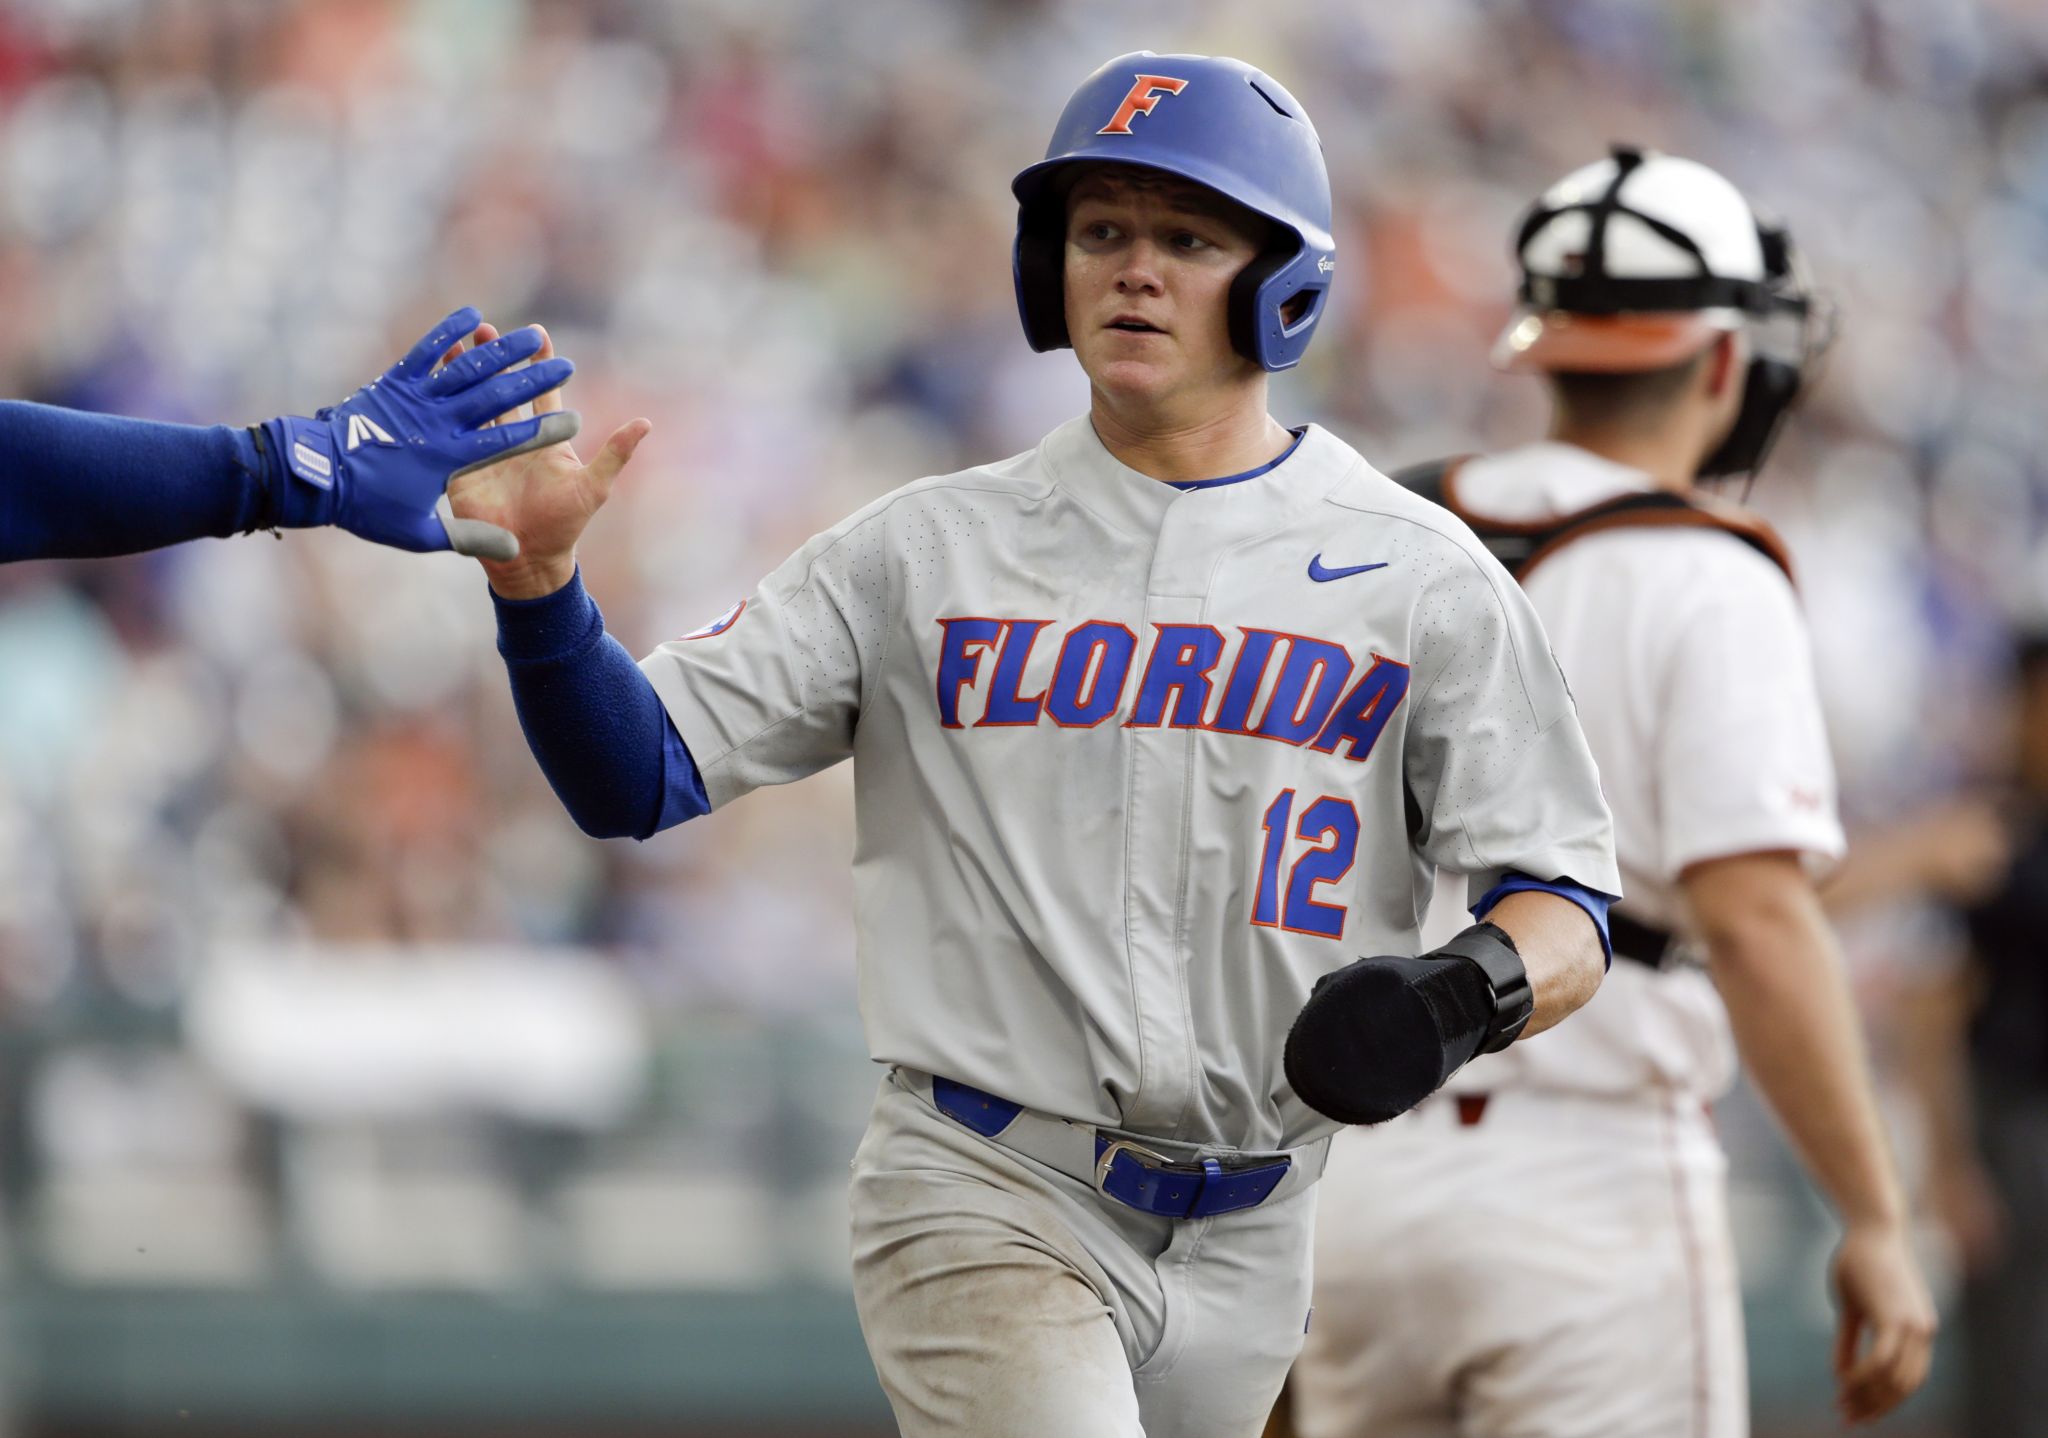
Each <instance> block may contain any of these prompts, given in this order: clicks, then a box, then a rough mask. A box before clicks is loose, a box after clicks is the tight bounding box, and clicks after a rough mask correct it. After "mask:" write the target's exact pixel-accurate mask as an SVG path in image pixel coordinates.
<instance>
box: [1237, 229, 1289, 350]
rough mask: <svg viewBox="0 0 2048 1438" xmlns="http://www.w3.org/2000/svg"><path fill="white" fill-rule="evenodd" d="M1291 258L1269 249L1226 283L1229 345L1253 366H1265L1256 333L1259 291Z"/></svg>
mask: <svg viewBox="0 0 2048 1438" xmlns="http://www.w3.org/2000/svg"><path fill="white" fill-rule="evenodd" d="M1292 258H1294V257H1293V256H1292V255H1291V254H1289V253H1287V252H1286V251H1285V250H1281V249H1277V248H1269V249H1267V250H1266V251H1265V252H1264V253H1263V254H1260V255H1258V256H1256V257H1255V258H1254V259H1253V260H1252V262H1251V263H1250V264H1248V265H1246V266H1245V267H1244V268H1243V269H1241V270H1239V271H1238V272H1237V278H1236V279H1234V280H1232V281H1231V282H1230V299H1229V310H1230V345H1231V348H1232V349H1235V350H1236V351H1237V352H1238V353H1239V354H1241V355H1243V356H1244V357H1245V358H1246V359H1248V360H1251V361H1252V362H1253V363H1254V364H1261V365H1262V364H1264V363H1265V360H1264V358H1263V356H1262V354H1261V352H1260V348H1259V330H1260V328H1261V325H1262V322H1263V321H1264V319H1265V314H1264V312H1263V306H1261V305H1260V304H1259V291H1260V289H1262V288H1263V287H1264V286H1265V283H1266V281H1267V280H1270V279H1272V278H1273V276H1275V275H1277V274H1279V273H1280V271H1281V269H1282V268H1284V267H1285V266H1286V264H1287V262H1288V261H1289V260H1291V259H1292Z"/></svg>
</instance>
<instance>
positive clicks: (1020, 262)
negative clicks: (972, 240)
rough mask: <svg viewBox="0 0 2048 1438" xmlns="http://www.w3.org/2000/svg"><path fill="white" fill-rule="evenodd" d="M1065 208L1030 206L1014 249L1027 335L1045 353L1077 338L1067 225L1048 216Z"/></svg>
mask: <svg viewBox="0 0 2048 1438" xmlns="http://www.w3.org/2000/svg"><path fill="white" fill-rule="evenodd" d="M1063 208H1064V207H1063V206H1062V207H1054V206H1050V205H1047V204H1044V203H1040V204H1037V205H1033V206H1030V207H1028V208H1027V209H1026V211H1025V212H1024V213H1023V214H1021V215H1020V216H1019V217H1018V224H1017V242H1016V245H1015V247H1014V248H1013V249H1012V250H1011V252H1010V266H1011V271H1012V273H1013V275H1014V276H1015V278H1016V282H1017V315H1018V318H1019V319H1021V320H1022V321H1023V322H1024V338H1025V340H1026V341H1027V342H1028V343H1029V344H1030V346H1031V348H1032V349H1034V350H1037V351H1040V352H1041V353H1042V352H1044V351H1046V350H1056V349H1065V348H1066V347H1067V346H1068V345H1069V344H1071V343H1072V342H1073V341H1072V340H1071V339H1070V338H1069V336H1068V335H1067V278H1066V255H1065V253H1064V252H1065V248H1066V246H1065V244H1064V243H1063V241H1064V238H1065V237H1064V229H1065V226H1064V225H1060V224H1054V223H1051V222H1050V220H1049V218H1048V216H1049V214H1058V213H1059V211H1060V210H1061V209H1063Z"/></svg>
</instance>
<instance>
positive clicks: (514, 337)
mask: <svg viewBox="0 0 2048 1438" xmlns="http://www.w3.org/2000/svg"><path fill="white" fill-rule="evenodd" d="M540 346H541V332H540V330H539V328H538V327H537V326H534V325H528V326H527V327H526V328H525V329H523V330H514V331H512V333H511V334H509V335H504V336H502V337H500V338H498V339H494V340H492V341H491V342H490V343H489V344H483V345H478V346H477V347H476V348H475V349H472V350H464V351H463V352H462V353H461V354H459V355H457V356H455V358H453V359H451V360H449V361H448V363H447V364H445V365H442V366H441V368H439V369H437V370H435V371H434V372H433V373H432V374H431V375H428V376H427V381H426V383H425V384H423V385H421V386H420V389H421V390H422V391H423V392H425V393H426V394H429V395H432V396H434V397H435V398H436V399H439V398H441V397H443V396H445V395H451V394H460V393H461V392H462V391H463V390H466V389H468V388H470V387H471V386H472V385H475V384H477V383H478V382H479V381H481V380H486V379H489V378H490V377H491V376H492V375H494V374H497V373H498V372H499V371H500V370H502V369H504V368H505V367H506V366H507V365H515V364H518V363H519V362H520V361H521V360H525V359H532V358H533V357H534V355H535V354H537V353H538V352H539V350H540Z"/></svg>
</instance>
